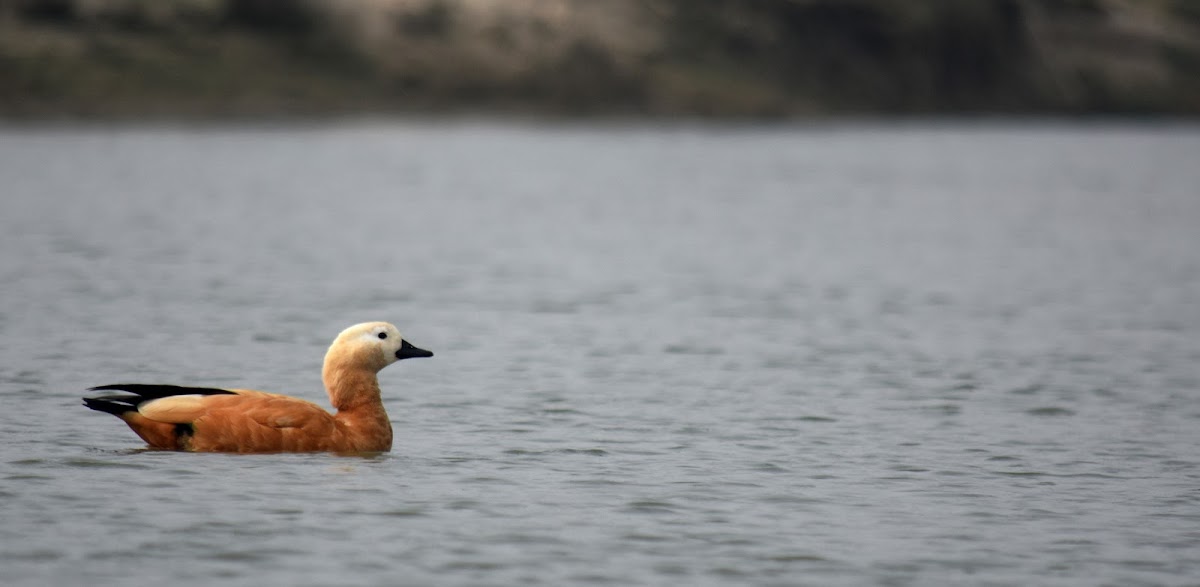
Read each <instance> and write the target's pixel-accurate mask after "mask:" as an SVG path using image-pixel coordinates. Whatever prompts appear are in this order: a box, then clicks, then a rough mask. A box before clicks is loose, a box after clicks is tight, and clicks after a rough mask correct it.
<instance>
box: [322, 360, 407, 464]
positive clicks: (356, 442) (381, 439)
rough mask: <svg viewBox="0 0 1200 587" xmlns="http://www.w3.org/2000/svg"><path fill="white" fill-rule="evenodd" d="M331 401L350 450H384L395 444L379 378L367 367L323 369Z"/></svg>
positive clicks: (335, 417)
mask: <svg viewBox="0 0 1200 587" xmlns="http://www.w3.org/2000/svg"><path fill="white" fill-rule="evenodd" d="M324 375H325V376H324V379H325V388H326V391H328V392H329V401H330V403H332V404H333V407H334V408H337V411H338V412H337V415H335V416H334V419H335V420H337V421H338V423H339V424H341V428H342V431H343V433H344V434H346V436H347V438H348V440H349V444H350V447H349V448H350V449H351V450H360V451H384V450H389V449H391V448H392V423H391V421H390V420H389V419H388V415H387V411H385V410H384V408H383V398H382V397H380V391H379V380H378V379H376V377H375V373H374V372H372V371H368V370H365V369H327V370H326V371H325V373H324Z"/></svg>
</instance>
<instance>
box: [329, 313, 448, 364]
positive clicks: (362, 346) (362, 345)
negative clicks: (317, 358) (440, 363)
mask: <svg viewBox="0 0 1200 587" xmlns="http://www.w3.org/2000/svg"><path fill="white" fill-rule="evenodd" d="M432 356H433V353H431V352H429V351H427V350H425V349H420V348H417V347H415V346H413V345H412V343H410V342H408V341H407V340H404V337H402V336H400V331H399V330H396V327H395V326H392V325H391V324H388V323H387V322H364V323H362V324H355V325H354V326H351V327H350V328H347V329H345V330H343V331H342V333H341V334H339V335H338V336H337V338H336V339H334V341H333V344H331V345H329V351H328V352H327V353H325V367H326V369H328V368H330V367H333V366H335V365H336V366H338V367H341V368H356V367H357V368H365V369H370V370H371V371H375V372H378V371H379V370H380V369H383V368H384V367H387V366H388V365H391V364H392V363H395V362H396V361H399V360H400V359H412V358H415V357H432Z"/></svg>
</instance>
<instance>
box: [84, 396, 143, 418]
mask: <svg viewBox="0 0 1200 587" xmlns="http://www.w3.org/2000/svg"><path fill="white" fill-rule="evenodd" d="M138 403H141V402H140V400H138V398H137V396H133V395H126V396H104V397H85V398H83V405H85V406H87V407H89V408H91V409H93V410H96V411H98V412H105V413H108V414H112V415H114V416H120V415H121V414H124V413H125V412H133V411H136V410H137V405H138Z"/></svg>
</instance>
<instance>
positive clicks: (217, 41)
mask: <svg viewBox="0 0 1200 587" xmlns="http://www.w3.org/2000/svg"><path fill="white" fill-rule="evenodd" d="M462 111H465V112H500V113H520V114H552V115H574V114H600V115H609V114H612V115H691V116H820V115H829V114H838V115H840V114H885V115H887V114H1114V113H1116V114H1151V113H1153V114H1185V115H1195V114H1198V113H1200V2H1196V1H1195V0H1140V1H1139V0H908V1H905V2H897V1H894V0H606V1H605V2H595V1H594V0H495V1H494V2H483V1H479V0H476V1H468V0H362V1H361V2H338V1H335V0H176V1H172V2H162V1H156V0H0V115H4V116H7V117H21V116H34V117H60V116H103V117H109V116H117V117H121V116H131V117H132V116H171V117H174V116H255V115H304V114H338V113H356V112H414V113H426V112H462Z"/></svg>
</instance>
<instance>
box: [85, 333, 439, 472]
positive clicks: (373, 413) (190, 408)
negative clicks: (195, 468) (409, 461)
mask: <svg viewBox="0 0 1200 587" xmlns="http://www.w3.org/2000/svg"><path fill="white" fill-rule="evenodd" d="M432 356H433V353H431V352H429V351H427V350H424V349H419V348H417V347H415V346H413V345H412V344H410V343H409V342H408V341H407V340H404V338H402V337H401V336H400V332H399V331H398V330H396V327H395V326H392V325H391V324H388V323H387V322H367V323H363V324H356V325H354V326H351V327H350V328H347V329H345V330H343V331H342V333H341V334H339V335H338V337H337V338H336V339H335V340H334V341H333V344H332V345H330V346H329V351H328V352H326V353H325V366H324V368H323V369H322V370H321V379H322V380H323V381H324V383H325V390H326V391H327V392H328V393H329V401H330V403H332V404H333V407H334V408H335V409H337V413H336V414H330V413H329V412H327V411H325V409H324V408H322V407H321V406H318V405H317V404H314V403H312V402H309V401H305V400H302V399H299V398H295V397H290V396H286V395H279V394H275V393H266V392H263V391H254V390H250V389H218V388H214V387H183V386H178V385H148V384H141V383H119V384H116V385H101V386H99V387H93V388H91V389H90V390H89V391H124V392H128V393H127V394H120V395H103V396H98V397H87V398H84V399H83V403H84V405H86V406H87V407H89V408H91V409H93V410H99V411H101V412H107V413H109V414H112V415H114V416H116V417H118V418H120V419H122V420H124V421H125V423H126V424H128V425H129V427H130V428H132V429H133V431H134V432H136V433H137V435H138V436H140V437H142V440H145V441H146V443H147V444H149V445H150V447H151V448H156V449H167V450H185V451H197V452H242V453H248V452H318V451H331V452H347V453H361V452H382V451H388V450H391V448H392V424H391V422H390V421H389V420H388V415H387V412H386V411H385V410H384V409H383V399H382V397H381V396H380V390H379V380H378V379H377V378H376V375H377V374H378V373H379V371H380V370H381V369H383V368H384V367H387V366H388V365H391V364H392V363H395V362H396V361H399V360H400V359H410V358H414V357H432Z"/></svg>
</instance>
